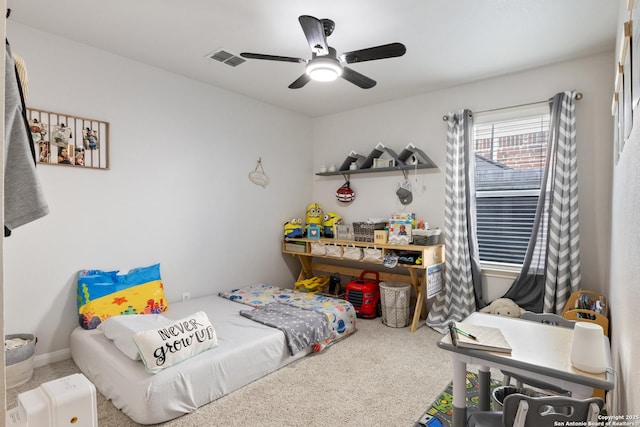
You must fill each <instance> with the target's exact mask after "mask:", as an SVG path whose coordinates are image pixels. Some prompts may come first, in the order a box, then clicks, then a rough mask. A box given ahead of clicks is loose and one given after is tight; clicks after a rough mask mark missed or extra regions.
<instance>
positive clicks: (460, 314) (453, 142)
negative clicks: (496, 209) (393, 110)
mask: <svg viewBox="0 0 640 427" xmlns="http://www.w3.org/2000/svg"><path fill="white" fill-rule="evenodd" d="M447 122H448V126H447V167H446V183H445V184H446V189H445V223H444V226H445V281H444V292H440V293H439V294H437V295H436V297H435V299H434V302H433V305H432V306H431V309H430V310H429V314H428V316H427V325H429V326H430V327H432V328H433V329H435V330H437V331H438V332H440V333H445V332H446V328H447V323H448V322H450V321H452V320H456V321H460V320H462V319H464V318H465V317H467V316H468V315H469V314H471V313H473V312H474V311H476V301H482V298H481V297H482V295H481V292H482V285H481V282H480V280H481V278H480V260H479V258H478V240H477V236H476V201H475V184H474V176H475V173H474V170H475V154H474V149H473V139H474V138H473V118H472V115H471V111H469V110H463V111H461V112H460V113H459V114H453V113H449V116H448V121H447Z"/></svg>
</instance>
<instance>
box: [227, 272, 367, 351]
mask: <svg viewBox="0 0 640 427" xmlns="http://www.w3.org/2000/svg"><path fill="white" fill-rule="evenodd" d="M219 295H220V296H221V297H223V298H227V299H230V300H231V301H235V302H239V303H242V304H247V305H250V306H252V307H254V308H257V307H261V306H265V305H268V304H272V303H274V302H279V303H282V304H290V305H293V306H295V307H298V308H306V309H308V310H313V311H316V312H319V313H322V314H324V315H325V316H326V317H327V321H328V322H329V331H330V336H329V338H327V339H325V340H324V341H323V342H321V343H315V344H314V350H315V351H320V350H322V349H323V348H324V347H326V346H327V345H329V344H330V343H332V342H335V341H337V340H339V339H341V338H343V337H346V336H348V335H350V334H352V333H353V332H355V331H356V310H355V308H354V307H353V305H352V304H351V303H350V302H349V301H345V300H342V299H338V298H331V297H326V296H324V295H318V294H313V293H307V292H299V291H295V290H293V289H284V288H278V287H276V286H271V285H266V284H258V285H251V286H247V287H244V288H240V289H232V290H229V291H223V292H220V293H219Z"/></svg>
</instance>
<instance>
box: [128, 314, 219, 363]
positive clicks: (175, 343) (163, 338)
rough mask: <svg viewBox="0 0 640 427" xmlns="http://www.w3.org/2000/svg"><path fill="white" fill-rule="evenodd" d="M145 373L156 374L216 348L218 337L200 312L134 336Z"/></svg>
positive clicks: (206, 318)
mask: <svg viewBox="0 0 640 427" xmlns="http://www.w3.org/2000/svg"><path fill="white" fill-rule="evenodd" d="M133 341H134V342H135V343H136V346H137V347H138V352H139V353H140V356H141V357H142V361H143V362H144V366H145V368H146V369H147V372H149V373H151V374H157V373H158V372H160V371H162V370H163V369H166V368H168V367H170V366H173V365H175V364H176V363H180V362H182V361H183V360H186V359H188V358H190V357H192V356H195V355H196V354H198V353H201V352H203V351H205V350H208V349H210V348H213V347H216V346H217V345H218V337H217V336H216V331H215V330H214V329H213V326H212V325H211V322H210V321H209V318H208V317H207V315H206V314H205V313H204V312H203V311H199V312H197V313H195V314H192V315H190V316H187V317H184V318H182V319H180V320H176V321H174V322H172V323H170V324H167V325H164V326H161V327H159V328H154V329H149V330H146V331H140V332H136V333H135V334H133Z"/></svg>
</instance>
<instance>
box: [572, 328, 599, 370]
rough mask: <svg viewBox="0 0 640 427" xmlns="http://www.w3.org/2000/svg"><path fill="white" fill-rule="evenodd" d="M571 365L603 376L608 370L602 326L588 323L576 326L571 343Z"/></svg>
mask: <svg viewBox="0 0 640 427" xmlns="http://www.w3.org/2000/svg"><path fill="white" fill-rule="evenodd" d="M571 364H572V365H573V366H574V367H575V368H577V369H580V370H581V371H585V372H589V373H591V374H601V373H603V372H604V371H606V370H607V362H606V358H605V342H604V330H603V329H602V326H600V325H596V324H595V323H588V322H577V323H576V324H575V327H574V329H573V341H572V342H571Z"/></svg>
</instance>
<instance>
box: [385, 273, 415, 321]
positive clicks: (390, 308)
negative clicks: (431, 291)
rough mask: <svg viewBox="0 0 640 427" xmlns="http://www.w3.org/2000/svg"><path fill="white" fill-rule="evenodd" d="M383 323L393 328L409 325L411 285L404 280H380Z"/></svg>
mask: <svg viewBox="0 0 640 427" xmlns="http://www.w3.org/2000/svg"><path fill="white" fill-rule="evenodd" d="M380 305H381V306H382V323H384V324H385V325H387V326H390V327H392V328H404V327H405V326H409V323H410V320H411V317H410V313H411V307H410V306H411V285H410V284H409V283H404V282H380Z"/></svg>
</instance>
